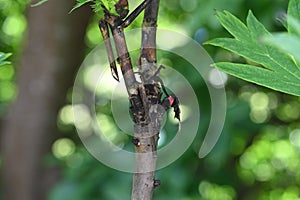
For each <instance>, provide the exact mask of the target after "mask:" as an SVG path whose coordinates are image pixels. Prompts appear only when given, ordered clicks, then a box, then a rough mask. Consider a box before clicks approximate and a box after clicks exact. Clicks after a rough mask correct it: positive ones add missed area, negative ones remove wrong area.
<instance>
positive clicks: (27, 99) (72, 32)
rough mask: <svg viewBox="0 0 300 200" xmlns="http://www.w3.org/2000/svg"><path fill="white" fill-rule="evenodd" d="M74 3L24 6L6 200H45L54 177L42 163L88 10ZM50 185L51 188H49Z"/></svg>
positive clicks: (8, 134) (8, 135) (5, 146)
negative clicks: (25, 28) (74, 8)
mask: <svg viewBox="0 0 300 200" xmlns="http://www.w3.org/2000/svg"><path fill="white" fill-rule="evenodd" d="M73 4H74V2H73V1H61V0H51V1H48V2H47V3H45V4H43V5H41V6H39V7H35V8H28V11H27V17H28V32H27V38H25V40H26V44H25V47H24V51H23V55H22V58H21V63H20V66H18V77H17V82H18V91H19V93H18V96H17V99H16V101H15V102H14V103H13V105H12V107H11V109H10V112H9V114H8V116H7V118H6V120H5V121H4V122H5V124H4V130H3V135H2V153H3V180H2V182H3V190H4V191H3V192H4V199H8V200H41V199H47V198H46V195H47V192H49V190H50V189H51V185H52V184H53V182H55V181H56V180H55V179H57V178H54V177H51V176H52V175H53V173H51V172H50V171H49V169H47V167H46V166H45V163H44V162H43V157H44V156H45V154H47V153H49V150H50V147H51V143H52V142H53V139H54V138H55V137H57V132H58V130H57V127H56V119H57V114H58V110H59V108H60V107H61V106H62V105H63V104H64V103H65V99H66V92H67V90H68V88H69V87H70V86H71V85H72V81H73V77H74V74H75V72H76V70H77V68H78V67H79V65H80V63H81V61H82V55H83V54H82V53H83V48H84V35H85V31H86V26H87V23H88V19H89V16H90V13H91V12H90V9H89V8H88V7H86V8H82V9H80V10H78V11H75V12H74V13H72V14H68V12H69V11H70V10H71V8H72V6H73ZM49 185H50V187H49Z"/></svg>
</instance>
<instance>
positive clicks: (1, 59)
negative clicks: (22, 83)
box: [0, 52, 12, 66]
mask: <svg viewBox="0 0 300 200" xmlns="http://www.w3.org/2000/svg"><path fill="white" fill-rule="evenodd" d="M11 55H12V54H11V53H3V52H0V66H3V65H7V64H10V62H9V61H6V59H7V58H8V57H10V56H11Z"/></svg>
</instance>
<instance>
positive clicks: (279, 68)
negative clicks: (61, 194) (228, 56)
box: [206, 11, 300, 96]
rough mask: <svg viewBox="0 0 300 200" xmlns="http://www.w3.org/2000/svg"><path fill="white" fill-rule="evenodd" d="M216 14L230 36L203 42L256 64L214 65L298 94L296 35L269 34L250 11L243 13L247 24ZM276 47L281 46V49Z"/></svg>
mask: <svg viewBox="0 0 300 200" xmlns="http://www.w3.org/2000/svg"><path fill="white" fill-rule="evenodd" d="M217 16H218V20H219V21H220V23H221V24H222V26H224V28H225V29H227V31H228V32H229V33H231V34H232V35H233V36H234V38H217V39H213V40H211V41H208V42H206V44H210V45H214V46H218V47H221V48H224V49H226V50H229V51H231V52H233V53H235V54H237V55H240V56H241V57H244V58H245V59H247V60H249V61H252V62H254V63H257V65H244V64H233V63H221V64H220V63H216V66H217V67H218V68H220V69H221V70H223V71H225V72H227V73H228V74H231V75H233V76H236V77H239V78H241V79H244V80H247V81H249V82H253V83H257V84H259V85H262V86H265V87H268V88H271V89H274V90H278V91H281V92H286V93H289V94H293V95H299V96H300V94H299V93H300V89H299V88H300V87H299V86H300V70H299V66H298V65H297V62H295V59H297V60H298V57H299V56H300V55H299V53H298V52H300V44H299V42H300V41H298V40H299V38H296V37H293V38H290V37H286V36H284V37H282V36H280V35H274V36H272V34H271V33H270V32H268V31H267V30H266V28H265V27H264V26H263V25H262V24H261V23H260V22H259V21H258V20H257V19H256V18H255V16H254V15H253V14H252V12H251V11H249V13H248V16H247V25H245V24H243V23H242V22H241V21H240V20H238V19H237V18H236V17H234V16H233V15H231V14H229V13H228V12H218V13H217ZM241 23H242V24H241ZM294 30H296V29H294ZM279 36H280V37H279ZM266 38H267V39H266ZM266 41H267V42H266ZM283 43H284V45H282V44H283ZM293 43H294V45H292V44H293ZM278 46H283V47H284V48H283V49H284V50H285V51H283V50H282V48H281V49H280V48H278ZM295 53H296V54H297V55H295ZM259 65H260V66H262V67H259ZM292 87H295V88H292ZM285 88H286V89H285ZM297 91H298V92H297Z"/></svg>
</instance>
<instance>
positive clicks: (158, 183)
mask: <svg viewBox="0 0 300 200" xmlns="http://www.w3.org/2000/svg"><path fill="white" fill-rule="evenodd" d="M153 186H154V188H156V187H158V186H160V180H154V181H153Z"/></svg>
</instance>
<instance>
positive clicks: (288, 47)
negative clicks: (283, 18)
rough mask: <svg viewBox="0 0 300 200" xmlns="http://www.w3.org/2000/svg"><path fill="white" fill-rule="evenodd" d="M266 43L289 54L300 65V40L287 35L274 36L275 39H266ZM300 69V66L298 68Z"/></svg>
mask: <svg viewBox="0 0 300 200" xmlns="http://www.w3.org/2000/svg"><path fill="white" fill-rule="evenodd" d="M266 41H267V42H269V43H270V44H272V45H275V46H277V47H278V48H279V49H281V50H283V51H282V53H288V54H290V55H291V56H292V57H293V58H295V59H296V60H297V62H298V63H300V38H299V37H297V36H296V35H291V34H287V33H278V34H274V36H273V37H268V38H266ZM297 67H298V69H300V66H299V65H298V66H297Z"/></svg>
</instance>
